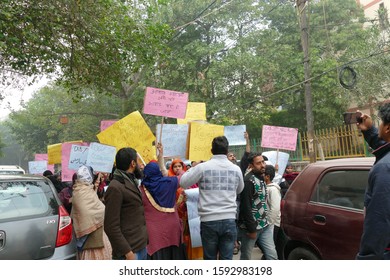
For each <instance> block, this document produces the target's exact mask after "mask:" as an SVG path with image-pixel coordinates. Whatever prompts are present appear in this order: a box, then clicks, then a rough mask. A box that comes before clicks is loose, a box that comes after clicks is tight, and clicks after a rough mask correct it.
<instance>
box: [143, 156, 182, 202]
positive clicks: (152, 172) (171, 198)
mask: <svg viewBox="0 0 390 280" xmlns="http://www.w3.org/2000/svg"><path fill="white" fill-rule="evenodd" d="M142 185H144V186H145V188H146V189H147V190H148V191H149V193H150V194H151V195H152V197H153V199H154V201H155V202H156V203H157V204H158V205H160V206H161V207H166V208H172V207H174V206H175V200H176V190H177V188H178V185H179V180H178V178H177V177H176V176H174V177H164V176H163V175H162V173H161V171H160V168H159V166H158V164H157V163H156V162H154V161H152V162H149V163H148V164H147V165H146V166H145V168H144V179H143V180H142Z"/></svg>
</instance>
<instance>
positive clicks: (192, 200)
mask: <svg viewBox="0 0 390 280" xmlns="http://www.w3.org/2000/svg"><path fill="white" fill-rule="evenodd" d="M185 193H186V195H187V201H186V205H187V213H188V225H189V227H190V236H191V245H192V247H193V248H196V247H202V239H201V237H200V217H199V214H198V200H199V188H193V189H188V190H185Z"/></svg>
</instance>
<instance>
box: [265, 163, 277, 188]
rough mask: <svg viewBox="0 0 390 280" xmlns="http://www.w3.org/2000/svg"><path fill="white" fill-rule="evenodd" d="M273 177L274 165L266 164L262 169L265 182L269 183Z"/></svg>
mask: <svg viewBox="0 0 390 280" xmlns="http://www.w3.org/2000/svg"><path fill="white" fill-rule="evenodd" d="M274 178H275V167H273V166H272V165H269V164H267V165H266V166H265V170H264V181H265V183H266V184H270V183H271V182H272V180H273V179H274Z"/></svg>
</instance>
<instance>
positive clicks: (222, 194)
mask: <svg viewBox="0 0 390 280" xmlns="http://www.w3.org/2000/svg"><path fill="white" fill-rule="evenodd" d="M211 146H212V147H211V152H212V154H213V157H212V158H211V159H210V160H209V161H206V162H204V163H201V164H198V165H196V166H195V167H192V168H191V169H189V170H188V171H187V172H185V173H184V174H183V175H181V178H180V185H181V186H182V187H183V188H188V187H190V186H192V185H194V184H198V186H199V202H198V213H199V216H200V222H201V223H200V227H201V239H202V246H203V257H204V259H205V260H216V259H217V257H218V258H219V259H223V260H224V259H228V260H229V259H230V260H231V259H233V249H234V242H235V241H236V239H237V228H236V213H237V204H236V197H237V195H238V194H239V193H241V192H242V190H243V188H244V181H243V176H242V172H241V169H240V167H238V166H237V165H235V164H233V163H232V162H230V161H229V160H228V158H227V153H228V148H229V142H228V140H227V138H226V137H225V136H218V137H215V138H214V139H213V141H212V144H211Z"/></svg>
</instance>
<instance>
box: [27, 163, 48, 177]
mask: <svg viewBox="0 0 390 280" xmlns="http://www.w3.org/2000/svg"><path fill="white" fill-rule="evenodd" d="M46 169H47V161H46V160H36V161H29V162H28V172H29V173H30V174H41V175H42V173H43V172H44V171H45V170H46Z"/></svg>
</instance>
